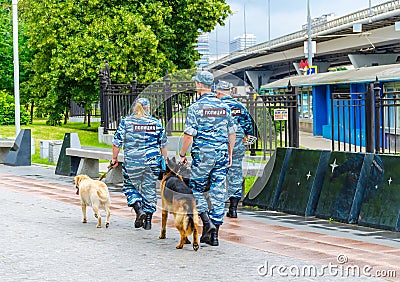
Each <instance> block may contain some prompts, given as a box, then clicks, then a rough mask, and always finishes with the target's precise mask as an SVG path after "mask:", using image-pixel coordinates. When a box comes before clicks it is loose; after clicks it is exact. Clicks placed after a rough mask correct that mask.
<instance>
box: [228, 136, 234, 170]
mask: <svg viewBox="0 0 400 282" xmlns="http://www.w3.org/2000/svg"><path fill="white" fill-rule="evenodd" d="M228 141H229V143H228V156H229V164H228V167H230V166H231V165H232V155H233V147H235V142H236V133H232V134H229V135H228Z"/></svg>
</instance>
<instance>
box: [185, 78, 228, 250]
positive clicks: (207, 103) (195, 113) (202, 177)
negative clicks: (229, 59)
mask: <svg viewBox="0 0 400 282" xmlns="http://www.w3.org/2000/svg"><path fill="white" fill-rule="evenodd" d="M193 80H195V82H196V88H197V92H198V94H199V95H200V98H199V99H198V100H197V101H196V102H194V103H193V104H192V105H191V106H190V107H189V109H188V115H187V118H186V124H185V131H184V137H183V142H182V149H181V152H180V157H181V159H180V161H181V162H183V163H186V162H187V159H186V151H187V149H188V148H189V146H190V144H192V150H191V156H192V165H191V174H190V182H189V186H190V188H191V189H192V191H193V195H194V197H195V198H196V206H197V209H198V212H199V214H200V218H201V220H202V221H203V232H202V236H201V238H200V242H202V243H207V244H209V245H211V246H218V245H219V242H218V229H219V226H220V225H221V224H222V222H223V217H224V206H225V195H226V173H227V167H229V166H230V165H231V162H232V150H233V146H234V143H235V131H236V126H235V124H234V121H233V117H232V116H231V113H230V112H231V110H230V108H229V106H228V105H226V104H225V103H223V102H222V101H221V100H219V99H218V98H217V97H216V94H215V93H213V92H212V91H211V86H212V85H213V83H214V76H213V75H212V74H211V73H210V72H208V71H201V72H198V73H197V75H196V76H195V77H193ZM207 185H209V186H210V191H209V197H210V202H211V207H210V208H209V207H208V202H207V200H206V198H205V195H204V191H205V190H206V186H207Z"/></svg>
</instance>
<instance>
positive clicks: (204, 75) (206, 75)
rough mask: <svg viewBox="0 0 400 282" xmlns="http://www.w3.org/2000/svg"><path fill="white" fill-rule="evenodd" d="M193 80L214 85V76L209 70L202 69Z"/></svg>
mask: <svg viewBox="0 0 400 282" xmlns="http://www.w3.org/2000/svg"><path fill="white" fill-rule="evenodd" d="M192 80H195V81H198V82H200V83H203V84H205V85H212V84H213V83H214V76H213V74H212V73H211V72H209V71H200V72H198V73H197V74H196V76H193V77H192Z"/></svg>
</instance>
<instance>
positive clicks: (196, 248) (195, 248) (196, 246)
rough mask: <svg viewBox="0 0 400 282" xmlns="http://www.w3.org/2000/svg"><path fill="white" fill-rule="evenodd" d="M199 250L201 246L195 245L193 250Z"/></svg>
mask: <svg viewBox="0 0 400 282" xmlns="http://www.w3.org/2000/svg"><path fill="white" fill-rule="evenodd" d="M198 249H199V244H196V243H193V250H195V251H196V252H197V250H198Z"/></svg>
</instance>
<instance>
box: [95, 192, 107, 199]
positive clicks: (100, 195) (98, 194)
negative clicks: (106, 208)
mask: <svg viewBox="0 0 400 282" xmlns="http://www.w3.org/2000/svg"><path fill="white" fill-rule="evenodd" d="M97 196H99V199H100V201H102V202H106V201H107V200H108V195H104V194H103V193H101V191H97Z"/></svg>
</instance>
